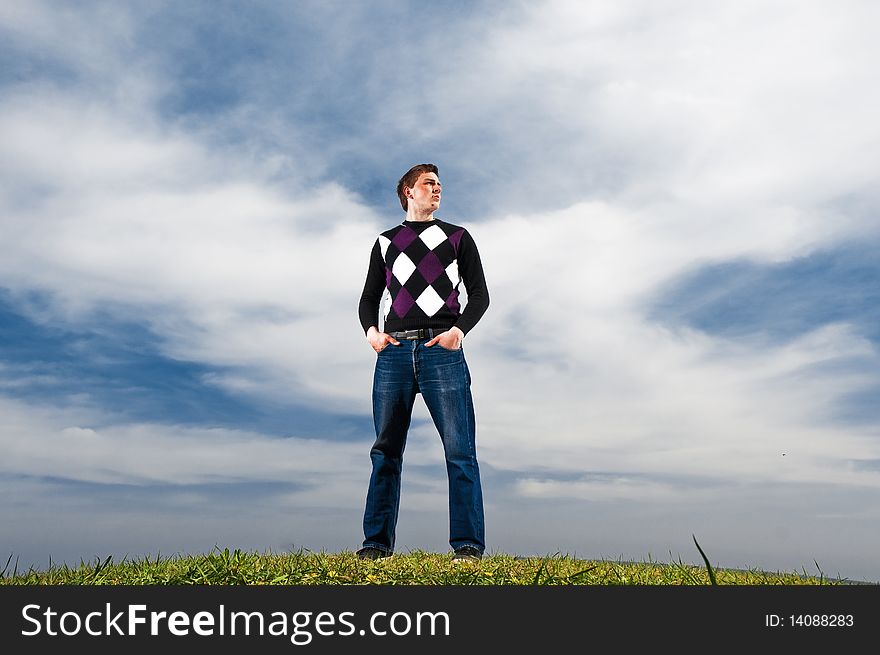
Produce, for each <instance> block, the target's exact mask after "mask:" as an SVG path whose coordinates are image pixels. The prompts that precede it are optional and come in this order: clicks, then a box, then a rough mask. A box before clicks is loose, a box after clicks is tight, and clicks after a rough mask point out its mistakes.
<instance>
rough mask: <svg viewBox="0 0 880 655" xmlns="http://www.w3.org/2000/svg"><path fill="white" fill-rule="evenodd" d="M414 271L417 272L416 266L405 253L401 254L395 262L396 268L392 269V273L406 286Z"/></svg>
mask: <svg viewBox="0 0 880 655" xmlns="http://www.w3.org/2000/svg"><path fill="white" fill-rule="evenodd" d="M414 270H416V265H415V264H413V263H412V260H411V259H410V258H409V257H407V256H406V255H405V254H404V253H400V254H399V255H398V256H397V259H395V260H394V266H392V267H391V273H392V274H393V275H394V277H396V278H397V279H398V280H399V281H400V283H401V284H404V283H405V282H406V281H407V280H408V279H409V276H410V275H412V274H413V271H414Z"/></svg>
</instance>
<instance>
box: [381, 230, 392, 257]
mask: <svg viewBox="0 0 880 655" xmlns="http://www.w3.org/2000/svg"><path fill="white" fill-rule="evenodd" d="M390 245H391V239H389V238H388V237H383V236H382V235H381V234H380V235H379V250H381V251H382V259H383V260H384V259H385V254H386V253H387V252H388V246H390Z"/></svg>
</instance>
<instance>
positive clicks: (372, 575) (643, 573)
mask: <svg viewBox="0 0 880 655" xmlns="http://www.w3.org/2000/svg"><path fill="white" fill-rule="evenodd" d="M698 547H699V545H698ZM700 553H701V555H703V557H704V561H705V562H706V566H705V567H696V566H692V565H688V564H684V563H682V562H680V561H679V562H677V563H676V562H672V563H668V564H663V563H658V562H653V561H648V562H644V563H638V562H622V561H617V562H615V561H607V560H598V561H592V560H584V559H577V558H573V557H569V556H567V555H553V556H547V557H525V558H524V557H514V556H512V555H504V554H489V555H487V556H485V557H484V558H483V559H482V560H481V561H475V562H453V561H452V555H451V554H437V553H428V552H423V551H412V552H409V553H405V554H395V555H394V557H391V558H389V559H385V560H380V561H363V560H359V559H358V558H357V556H356V555H355V554H354V552H351V551H346V552H340V553H335V554H327V553H305V552H298V553H283V554H273V553H258V552H245V551H241V550H234V551H230V550H229V549H223V550H220V549H219V548H216V549H215V550H214V551H213V552H211V553H208V554H202V555H177V556H172V557H167V558H162V557H160V556H156V558H155V559H153V558H145V559H132V560H128V559H125V560H122V561H119V562H114V561H113V559H112V558H111V557H108V558H106V559H103V560H100V559H96V560H95V561H94V562H93V563H87V562H81V563H80V565H79V566H76V567H70V566H66V565H61V566H58V565H50V566H49V567H48V568H47V569H46V570H39V571H38V570H34V569H29V570H27V571H19V570H18V568H17V566H16V564H15V562H14V561H13V559H12V558H11V557H10V558H9V561H7V563H6V566H5V568H4V569H3V570H2V572H0V584H2V585H707V584H718V585H836V584H846V583H847V581H845V580H838V579H833V578H831V579H829V578H828V577H826V576H824V575H819V576H810V575H807V574H806V571H803V572H802V573H797V572H794V571H793V572H790V573H783V572H777V573H769V572H765V571H758V570H749V571H743V570H739V569H715V568H714V567H712V566H711V564H710V563H709V561H708V560H706V559H705V555H704V554H703V553H702V549H701V550H700Z"/></svg>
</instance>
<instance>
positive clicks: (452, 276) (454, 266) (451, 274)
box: [446, 259, 461, 289]
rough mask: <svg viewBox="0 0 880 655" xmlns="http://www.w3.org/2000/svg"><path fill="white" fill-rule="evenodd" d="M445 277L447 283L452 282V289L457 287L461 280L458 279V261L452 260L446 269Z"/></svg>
mask: <svg viewBox="0 0 880 655" xmlns="http://www.w3.org/2000/svg"><path fill="white" fill-rule="evenodd" d="M446 277H448V278H449V281H450V282H452V288H453V289H454V288H455V287H457V286H458V283H459V282H460V281H461V278H460V277H458V260H457V259H453V260H452V263H451V264H450V265H449V266H447V267H446Z"/></svg>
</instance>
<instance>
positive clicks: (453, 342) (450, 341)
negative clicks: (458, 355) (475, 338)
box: [425, 326, 464, 350]
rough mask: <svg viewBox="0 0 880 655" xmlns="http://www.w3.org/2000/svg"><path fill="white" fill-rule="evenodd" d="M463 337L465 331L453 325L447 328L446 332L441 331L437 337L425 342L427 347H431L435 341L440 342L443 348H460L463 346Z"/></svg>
mask: <svg viewBox="0 0 880 655" xmlns="http://www.w3.org/2000/svg"><path fill="white" fill-rule="evenodd" d="M462 339H464V332H462V331H461V330H460V329H458V328H457V327H455V326H453V327H451V328H449V329H448V330H446V332H441V333H440V334H438V335H437V336H436V337H434V338H433V339H431V340H430V341H429V342H428V343H426V344H425V347H426V348H430V347H431V346H433V345H434V344H435V343H439V344H440V346H441V347H442V348H446V350H458V349H459V348H461V340H462Z"/></svg>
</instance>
